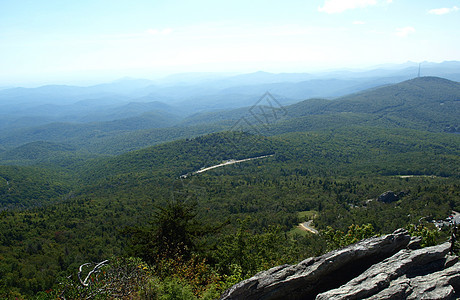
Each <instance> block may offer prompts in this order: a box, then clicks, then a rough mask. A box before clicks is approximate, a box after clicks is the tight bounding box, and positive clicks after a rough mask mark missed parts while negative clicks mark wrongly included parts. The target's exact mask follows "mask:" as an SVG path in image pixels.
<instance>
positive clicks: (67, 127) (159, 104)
mask: <svg viewBox="0 0 460 300" xmlns="http://www.w3.org/2000/svg"><path fill="white" fill-rule="evenodd" d="M428 66H429V67H427V68H426V69H423V72H425V73H428V71H430V72H431V73H433V74H442V75H444V77H447V78H450V79H452V80H455V79H458V78H460V72H459V73H455V72H456V71H457V70H459V69H460V68H459V69H457V67H459V66H460V63H459V62H446V63H442V64H428ZM404 67H405V66H404ZM417 72H418V66H416V67H415V66H411V67H407V68H402V69H401V68H399V69H398V68H396V69H391V70H390V69H376V70H372V71H367V72H363V73H356V72H349V71H341V72H335V73H329V74H320V75H316V77H314V76H313V75H310V74H270V73H264V72H258V73H252V74H245V75H236V76H228V77H224V78H219V79H217V80H211V79H210V77H208V76H210V75H209V74H207V75H204V74H201V75H197V77H196V78H194V77H193V76H192V75H190V74H188V75H184V76H182V77H181V76H176V77H172V78H169V79H168V78H166V79H165V80H164V82H168V81H169V80H178V79H180V80H182V81H181V82H177V81H174V82H175V83H174V84H172V83H167V84H166V83H163V85H160V84H154V83H152V82H151V81H148V80H140V79H139V80H137V79H123V80H120V81H117V82H114V83H111V84H101V85H98V86H91V87H74V86H44V87H39V88H33V89H24V88H15V89H7V90H3V91H0V107H1V114H0V128H1V129H2V131H1V132H0V153H1V151H3V152H4V153H2V154H0V159H1V160H2V161H3V162H4V163H6V162H8V161H10V162H11V161H16V158H17V155H20V154H18V153H21V152H22V151H25V150H24V149H27V148H28V147H32V148H34V147H38V146H39V147H40V153H42V151H43V147H44V146H45V147H46V145H48V146H49V147H51V148H55V146H56V145H55V144H54V143H59V144H63V146H62V147H63V148H62V147H57V148H56V149H59V151H61V150H64V151H67V150H69V151H70V149H72V150H71V152H75V151H77V152H82V153H86V154H85V155H87V154H91V153H92V154H99V155H100V154H104V155H107V154H119V153H123V152H126V151H130V150H135V149H140V148H142V147H146V146H149V145H154V144H158V143H161V142H165V141H171V140H175V139H179V138H190V137H194V136H198V135H202V134H206V133H211V132H217V131H222V130H238V129H243V130H248V131H250V132H251V131H252V133H256V134H260V133H263V134H265V135H273V134H280V133H286V132H293V131H299V130H316V129H325V128H340V127H343V126H350V125H364V126H384V127H392V128H395V127H403V128H412V129H419V130H429V131H433V132H458V131H459V123H458V121H459V120H458V115H460V108H459V101H458V100H459V99H458V95H459V94H460V84H459V83H458V82H455V81H452V80H448V79H442V78H438V77H420V78H415V79H411V78H414V76H413V75H414V74H416V73H417ZM370 75H372V76H373V77H369V76H370ZM328 76H331V77H328ZM332 76H335V78H332ZM308 78H310V79H308ZM313 78H315V79H313ZM345 78H346V79H345ZM401 78H404V79H408V78H409V79H410V80H407V81H403V82H400V81H402V80H401ZM201 81H202V82H201ZM396 82H400V83H396ZM266 91H270V93H271V95H273V97H274V99H275V101H276V103H275V102H273V101H272V102H273V103H271V104H270V103H268V102H264V101H265V100H263V101H262V102H260V103H258V104H257V109H258V110H260V109H264V108H263V107H264V106H265V107H266V108H267V105H268V106H270V105H275V106H277V107H275V109H277V110H281V109H282V111H280V113H279V114H278V116H277V117H276V119H274V120H269V122H271V123H272V124H271V125H270V128H269V129H267V128H266V127H264V126H259V125H260V124H258V123H260V118H264V116H262V115H259V116H257V114H260V113H261V111H258V112H256V110H257V109H255V108H254V107H251V106H252V105H254V104H256V103H257V101H259V100H261V96H262V95H263V93H265V92H266ZM350 93H351V94H350ZM311 97H315V98H311ZM334 97H335V98H334ZM305 99H307V100H305ZM301 100H302V101H301ZM210 103H212V105H211V104H210ZM266 108H265V109H266ZM272 109H273V107H272ZM242 118H243V119H244V120H245V122H246V124H243V125H244V126H246V128H235V124H237V122H238V120H240V119H242ZM267 121H268V120H267ZM37 142H46V143H52V144H39V143H37ZM28 143H31V144H30V145H28V146H27V147H26V146H23V145H25V144H28ZM16 147H19V148H16ZM24 147H26V148H24ZM15 148H16V149H15ZM61 148H62V149H61ZM56 149H53V150H50V151H51V153H53V156H55V155H54V154H55V151H57V150H56ZM66 149H67V150H66ZM28 151H31V150H30V149H28V150H27V151H26V152H28ZM32 152H33V151H32ZM12 153H15V155H12ZM23 158H24V157H23ZM36 159H37V158H32V160H36Z"/></svg>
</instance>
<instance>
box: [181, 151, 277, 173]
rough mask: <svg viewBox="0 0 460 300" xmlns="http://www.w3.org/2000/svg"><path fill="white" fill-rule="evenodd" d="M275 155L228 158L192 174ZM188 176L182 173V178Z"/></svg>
mask: <svg viewBox="0 0 460 300" xmlns="http://www.w3.org/2000/svg"><path fill="white" fill-rule="evenodd" d="M274 155H275V154H270V155H262V156H258V157H251V158H245V159H240V160H234V159H230V160H228V161H226V162H224V163H221V164H218V165H214V166H211V167H207V168H203V169H200V170H198V171H195V172H193V173H192V175H195V174H200V173H203V172H206V171H209V170H212V169H215V168H219V167H223V166H227V165H233V164H238V163H242V162H245V161H250V160H254V159H260V158H265V157H271V156H274ZM188 176H189V174H185V175H182V176H181V178H187V177H188Z"/></svg>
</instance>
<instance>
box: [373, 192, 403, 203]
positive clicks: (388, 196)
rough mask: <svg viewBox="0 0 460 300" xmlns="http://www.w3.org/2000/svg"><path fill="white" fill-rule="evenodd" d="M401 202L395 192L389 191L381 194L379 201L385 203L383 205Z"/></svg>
mask: <svg viewBox="0 0 460 300" xmlns="http://www.w3.org/2000/svg"><path fill="white" fill-rule="evenodd" d="M398 200H399V195H396V193H394V192H393V191H387V192H385V193H383V194H381V195H380V196H379V197H378V198H377V201H380V202H383V203H391V202H395V201H398Z"/></svg>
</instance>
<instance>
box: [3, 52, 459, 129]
mask: <svg viewBox="0 0 460 300" xmlns="http://www.w3.org/2000/svg"><path fill="white" fill-rule="evenodd" d="M459 70H460V62H456V61H453V62H444V63H439V64H435V63H424V64H422V70H421V75H422V76H437V77H443V78H446V79H450V80H454V81H458V80H460V71H459ZM417 74H418V64H403V65H398V66H387V67H386V68H383V67H381V68H379V69H373V70H369V71H359V72H358V71H347V70H341V71H334V72H328V73H320V74H307V73H282V74H271V73H266V72H256V73H251V74H242V75H225V74H200V73H198V74H193V73H192V74H183V75H180V74H179V75H176V76H169V77H167V78H164V79H162V80H157V81H151V80H145V79H130V78H124V79H120V80H118V81H115V82H112V83H106V84H100V85H95V86H89V87H77V86H65V85H48V86H42V87H38V88H10V89H4V90H0V129H6V128H19V127H31V126H36V125H43V124H49V123H52V122H75V123H88V122H100V121H112V120H118V119H122V118H130V117H135V116H139V115H141V114H143V113H146V112H161V113H162V114H164V113H168V114H172V115H174V117H176V118H184V117H186V116H189V115H191V114H193V113H197V112H206V111H212V110H219V109H229V108H238V107H246V106H250V105H252V104H253V103H255V102H256V101H257V100H258V98H259V97H260V96H261V95H262V94H263V93H265V92H266V91H269V92H270V93H271V94H273V95H274V96H275V97H276V98H277V100H278V101H279V102H280V103H281V104H283V105H286V104H292V103H295V102H298V101H300V100H305V99H309V98H313V97H321V98H336V97H339V96H343V95H347V94H350V93H354V92H358V91H361V90H364V89H368V88H372V87H376V86H381V85H384V84H393V83H397V82H401V81H403V80H407V79H411V78H415V77H417ZM172 115H169V116H168V118H171V117H172V118H174V117H173V116H172ZM160 123H161V122H160ZM164 125H170V124H164ZM159 127H161V126H160V125H159Z"/></svg>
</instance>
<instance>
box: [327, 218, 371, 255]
mask: <svg viewBox="0 0 460 300" xmlns="http://www.w3.org/2000/svg"><path fill="white" fill-rule="evenodd" d="M321 234H322V235H323V236H324V238H325V239H326V243H327V246H328V249H329V250H333V249H337V248H343V247H345V246H348V245H351V244H354V243H356V242H358V241H360V240H363V239H366V238H370V237H372V236H374V235H375V234H376V233H375V231H374V227H373V226H372V225H371V224H364V225H361V226H359V225H355V224H352V225H350V226H349V227H348V231H347V232H343V231H340V230H335V229H333V228H332V227H330V226H328V227H327V228H326V230H325V231H323V232H321Z"/></svg>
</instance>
